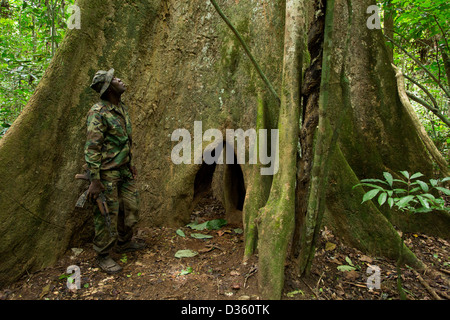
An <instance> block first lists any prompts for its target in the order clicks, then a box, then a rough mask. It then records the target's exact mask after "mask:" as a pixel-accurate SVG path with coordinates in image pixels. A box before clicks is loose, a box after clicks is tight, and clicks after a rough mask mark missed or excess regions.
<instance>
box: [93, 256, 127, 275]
mask: <svg viewBox="0 0 450 320" xmlns="http://www.w3.org/2000/svg"><path fill="white" fill-rule="evenodd" d="M97 263H98V265H99V267H100V268H101V269H102V270H103V271H105V272H106V273H108V274H113V273H117V272H120V271H122V267H121V266H120V265H119V264H118V263H117V262H115V261H114V260H113V259H112V258H111V257H110V256H109V254H107V255H98V257H97Z"/></svg>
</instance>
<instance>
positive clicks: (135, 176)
mask: <svg viewBox="0 0 450 320" xmlns="http://www.w3.org/2000/svg"><path fill="white" fill-rule="evenodd" d="M130 171H131V174H132V175H133V179H136V178H137V174H138V173H137V169H136V167H135V166H131V167H130Z"/></svg>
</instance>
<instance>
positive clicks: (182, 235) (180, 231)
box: [176, 229, 186, 238]
mask: <svg viewBox="0 0 450 320" xmlns="http://www.w3.org/2000/svg"><path fill="white" fill-rule="evenodd" d="M176 234H177V235H179V236H180V237H183V238H184V237H186V235H185V234H184V232H183V230H181V229H178V230H177V231H176Z"/></svg>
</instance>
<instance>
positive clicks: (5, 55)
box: [0, 0, 450, 161]
mask: <svg viewBox="0 0 450 320" xmlns="http://www.w3.org/2000/svg"><path fill="white" fill-rule="evenodd" d="M74 3H75V0H30V1H24V0H2V1H1V6H0V138H1V137H2V136H3V135H4V134H5V132H6V131H7V130H8V128H9V127H10V126H11V124H12V123H13V122H14V120H15V119H16V118H17V116H18V115H19V114H20V112H21V111H22V110H23V108H24V106H25V105H26V103H27V101H28V99H29V98H30V96H31V95H32V93H33V92H34V90H35V88H36V86H37V84H38V83H39V80H40V79H41V77H42V76H43V74H44V72H45V70H46V68H47V66H48V65H49V63H50V61H51V59H52V57H53V55H54V54H55V52H56V50H58V46H59V44H60V43H61V42H62V41H63V39H64V36H65V33H66V31H67V30H68V26H67V21H68V19H69V17H70V15H71V14H72V12H70V10H69V7H70V6H71V5H73V4H74ZM378 4H379V7H380V8H381V11H380V17H381V22H382V27H383V28H384V33H385V35H386V42H387V43H388V45H389V46H390V48H392V58H393V63H394V64H395V65H396V66H398V67H399V68H400V69H401V70H402V71H403V72H404V73H405V76H406V90H407V93H408V96H409V98H410V100H411V102H412V105H413V107H414V109H415V111H416V113H417V115H418V116H419V118H420V120H421V122H422V124H423V125H424V127H425V129H426V131H427V133H428V134H429V136H430V137H431V139H432V140H433V142H434V143H435V145H436V147H437V148H438V149H439V151H440V152H441V153H442V154H443V156H444V157H445V158H446V160H447V161H448V160H449V159H450V128H449V124H450V120H449V119H450V111H449V97H448V95H447V94H448V92H449V89H448V88H449V79H450V58H449V54H450V49H449V39H448V38H449V29H450V26H449V21H448V15H449V14H448V12H449V7H450V4H449V3H448V1H445V0H433V1H431V0H421V1H408V0H388V1H378ZM446 93H447V94H446Z"/></svg>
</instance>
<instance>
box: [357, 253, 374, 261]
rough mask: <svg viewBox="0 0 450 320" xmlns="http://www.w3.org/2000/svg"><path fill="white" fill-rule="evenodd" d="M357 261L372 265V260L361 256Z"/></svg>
mask: <svg viewBox="0 0 450 320" xmlns="http://www.w3.org/2000/svg"><path fill="white" fill-rule="evenodd" d="M359 260H361V261H363V262H367V263H372V262H373V259H372V258H371V257H368V256H365V255H362V256H361V258H359Z"/></svg>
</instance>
